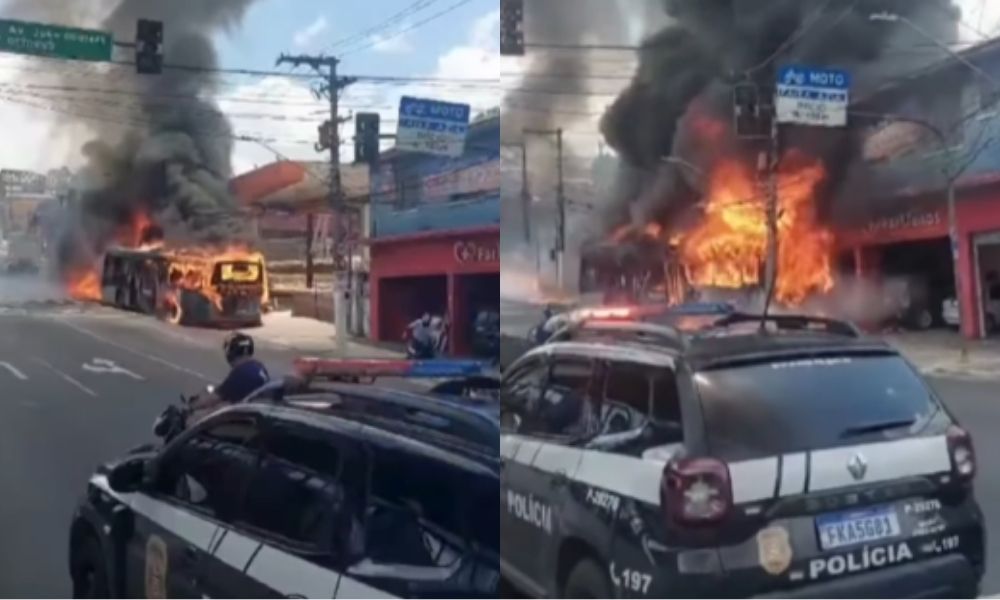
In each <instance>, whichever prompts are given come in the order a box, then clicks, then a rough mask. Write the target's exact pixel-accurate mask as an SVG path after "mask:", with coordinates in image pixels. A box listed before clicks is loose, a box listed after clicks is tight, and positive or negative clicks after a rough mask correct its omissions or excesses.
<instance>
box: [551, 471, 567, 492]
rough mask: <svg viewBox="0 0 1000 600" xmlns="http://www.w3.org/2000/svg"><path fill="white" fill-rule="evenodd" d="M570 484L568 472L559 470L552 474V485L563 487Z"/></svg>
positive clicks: (558, 487)
mask: <svg viewBox="0 0 1000 600" xmlns="http://www.w3.org/2000/svg"><path fill="white" fill-rule="evenodd" d="M567 485H569V477H567V476H566V473H563V472H561V471H560V472H558V473H556V474H554V475H553V476H552V487H554V488H556V489H561V488H564V487H566V486H567Z"/></svg>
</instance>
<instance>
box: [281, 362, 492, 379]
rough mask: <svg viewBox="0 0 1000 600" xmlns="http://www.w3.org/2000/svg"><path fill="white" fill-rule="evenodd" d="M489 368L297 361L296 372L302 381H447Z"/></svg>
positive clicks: (453, 364)
mask: <svg viewBox="0 0 1000 600" xmlns="http://www.w3.org/2000/svg"><path fill="white" fill-rule="evenodd" d="M486 370H487V368H486V365H485V364H484V363H481V362H479V361H474V360H394V359H327V358H298V359H296V360H295V371H296V372H297V373H298V374H299V375H300V376H303V377H319V378H329V379H338V378H348V377H364V378H376V377H403V378H408V379H418V378H426V379H445V378H449V377H470V376H473V375H482V374H483V373H485V372H486Z"/></svg>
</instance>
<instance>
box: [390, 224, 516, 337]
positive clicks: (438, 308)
mask: <svg viewBox="0 0 1000 600" xmlns="http://www.w3.org/2000/svg"><path fill="white" fill-rule="evenodd" d="M371 302H372V310H371V313H372V316H373V319H372V337H373V338H374V339H376V340H379V341H386V342H398V341H400V340H401V339H402V337H403V334H404V332H405V331H406V326H407V325H408V324H409V323H411V322H412V321H414V320H415V319H417V318H419V317H420V315H421V314H423V313H425V312H427V313H431V314H437V315H447V317H448V321H449V323H450V324H451V327H450V337H449V348H450V349H451V351H452V352H454V353H455V354H458V355H466V354H469V353H470V352H471V349H472V335H473V323H474V321H475V318H476V315H477V314H478V313H479V312H480V311H499V309H500V228H499V227H484V228H476V229H463V230H454V231H439V232H430V233H425V234H416V235H408V236H397V237H388V238H378V239H374V240H372V241H371Z"/></svg>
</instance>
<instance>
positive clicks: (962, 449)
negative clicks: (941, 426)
mask: <svg viewBox="0 0 1000 600" xmlns="http://www.w3.org/2000/svg"><path fill="white" fill-rule="evenodd" d="M948 453H949V454H951V466H952V469H954V471H955V474H956V475H957V476H958V477H959V479H961V480H963V481H972V479H973V478H974V477H975V476H976V451H975V449H973V447H972V436H970V435H969V432H967V431H965V430H964V429H962V428H961V427H956V426H954V425H953V426H952V427H950V428H949V429H948Z"/></svg>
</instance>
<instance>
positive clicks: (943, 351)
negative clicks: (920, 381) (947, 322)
mask: <svg viewBox="0 0 1000 600" xmlns="http://www.w3.org/2000/svg"><path fill="white" fill-rule="evenodd" d="M882 337H883V339H885V340H886V341H887V342H889V343H890V344H892V345H893V346H895V347H896V348H897V349H898V350H899V351H900V352H902V353H903V354H905V355H906V357H907V358H909V359H910V360H911V361H913V363H914V364H915V365H916V366H917V368H919V369H920V370H921V371H923V372H924V373H925V374H927V375H932V376H944V377H959V378H968V379H1000V340H993V339H991V340H964V339H963V338H962V337H961V336H959V335H958V333H957V332H954V331H951V330H935V331H927V332H907V333H893V334H885V335H883V336H882ZM963 351H964V352H963Z"/></svg>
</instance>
